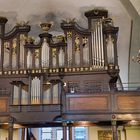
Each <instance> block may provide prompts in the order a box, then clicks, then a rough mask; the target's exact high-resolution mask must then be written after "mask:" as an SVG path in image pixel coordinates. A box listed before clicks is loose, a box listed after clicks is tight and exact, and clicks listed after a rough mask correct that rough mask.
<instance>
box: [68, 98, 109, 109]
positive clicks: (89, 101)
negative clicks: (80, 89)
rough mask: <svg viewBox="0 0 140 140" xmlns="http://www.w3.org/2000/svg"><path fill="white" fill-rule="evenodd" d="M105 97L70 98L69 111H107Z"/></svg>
mask: <svg viewBox="0 0 140 140" xmlns="http://www.w3.org/2000/svg"><path fill="white" fill-rule="evenodd" d="M107 102H108V99H107V97H79V98H77V97H75V98H74V97H71V98H69V110H107V109H108V103H107Z"/></svg>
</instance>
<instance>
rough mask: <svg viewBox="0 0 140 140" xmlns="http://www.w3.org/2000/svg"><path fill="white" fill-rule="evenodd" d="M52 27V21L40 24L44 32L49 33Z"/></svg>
mask: <svg viewBox="0 0 140 140" xmlns="http://www.w3.org/2000/svg"><path fill="white" fill-rule="evenodd" d="M52 26H53V22H52V21H50V22H43V23H40V28H41V29H42V30H43V31H44V32H48V31H49V30H50V28H51V27H52Z"/></svg>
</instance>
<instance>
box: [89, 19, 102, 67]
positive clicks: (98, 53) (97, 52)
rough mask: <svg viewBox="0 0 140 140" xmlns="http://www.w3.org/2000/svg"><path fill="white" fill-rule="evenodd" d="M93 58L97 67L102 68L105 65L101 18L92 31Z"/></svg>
mask: <svg viewBox="0 0 140 140" xmlns="http://www.w3.org/2000/svg"><path fill="white" fill-rule="evenodd" d="M92 60H93V66H95V67H96V68H102V67H103V66H104V52H103V33H102V21H101V20H100V21H97V22H96V23H95V28H94V30H93V31H92Z"/></svg>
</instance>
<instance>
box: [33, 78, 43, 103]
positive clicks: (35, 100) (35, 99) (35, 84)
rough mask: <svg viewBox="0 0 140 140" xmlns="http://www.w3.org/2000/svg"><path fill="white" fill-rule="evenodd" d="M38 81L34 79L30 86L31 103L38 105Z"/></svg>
mask: <svg viewBox="0 0 140 140" xmlns="http://www.w3.org/2000/svg"><path fill="white" fill-rule="evenodd" d="M40 88H41V87H40V79H39V78H37V77H35V78H34V79H33V80H32V84H31V103H32V104H38V103H40Z"/></svg>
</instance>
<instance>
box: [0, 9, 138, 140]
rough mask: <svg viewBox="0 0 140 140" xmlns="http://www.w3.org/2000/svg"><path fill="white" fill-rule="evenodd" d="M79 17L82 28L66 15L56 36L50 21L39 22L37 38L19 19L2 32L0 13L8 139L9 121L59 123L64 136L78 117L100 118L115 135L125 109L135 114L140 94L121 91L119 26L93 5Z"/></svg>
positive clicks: (1, 115) (0, 96) (0, 73)
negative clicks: (84, 23) (39, 31)
mask: <svg viewBox="0 0 140 140" xmlns="http://www.w3.org/2000/svg"><path fill="white" fill-rule="evenodd" d="M83 12H84V11H83ZM85 17H86V18H87V23H88V28H87V29H84V28H82V27H80V26H79V25H78V23H77V22H76V20H74V19H66V20H63V21H62V23H61V24H60V27H61V28H62V30H63V35H62V34H61V35H57V36H54V35H52V34H51V33H50V32H49V29H50V28H51V26H53V25H52V22H44V23H42V24H41V25H40V26H41V28H42V33H41V34H39V41H37V42H36V41H35V40H34V39H33V38H32V37H31V36H29V32H30V28H31V26H30V25H28V24H27V23H22V24H21V23H19V24H17V25H15V27H14V28H13V29H12V30H11V31H10V32H8V33H6V32H5V25H6V22H7V21H8V20H7V18H5V17H0V80H1V83H0V89H1V92H0V106H1V107H0V122H1V127H3V126H4V124H5V123H7V122H8V125H7V129H8V140H13V133H12V132H13V128H14V124H19V128H20V127H21V128H24V129H25V128H30V127H47V126H62V127H63V139H64V140H67V134H66V132H67V127H68V126H74V125H76V124H77V122H82V121H86V122H89V124H91V125H92V124H93V123H94V122H96V125H99V124H100V123H101V124H102V123H103V124H104V123H105V122H106V123H107V124H108V125H111V126H112V139H113V140H118V135H117V125H119V124H125V123H126V122H127V121H129V120H130V119H131V118H129V117H128V116H127V115H128V114H130V111H132V112H133V113H132V114H133V117H134V118H138V114H137V112H140V108H139V106H138V105H139V101H138V100H137V99H139V98H140V97H139V95H136V94H134V91H133V92H127V94H126V92H124V91H123V87H122V84H121V79H120V76H119V66H118V54H117V47H119V46H117V38H118V31H119V28H118V27H115V26H114V23H113V20H112V19H111V18H110V17H109V16H108V11H107V10H103V9H93V10H90V11H87V12H85ZM53 24H55V23H53ZM118 85H119V86H118ZM126 98H127V100H125V99H126ZM131 100H133V103H132V104H131V103H129V102H130V101H131ZM135 105H137V106H135ZM135 107H136V108H135ZM136 110H137V112H136ZM22 137H23V138H24V137H25V136H24V134H23V135H22Z"/></svg>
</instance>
